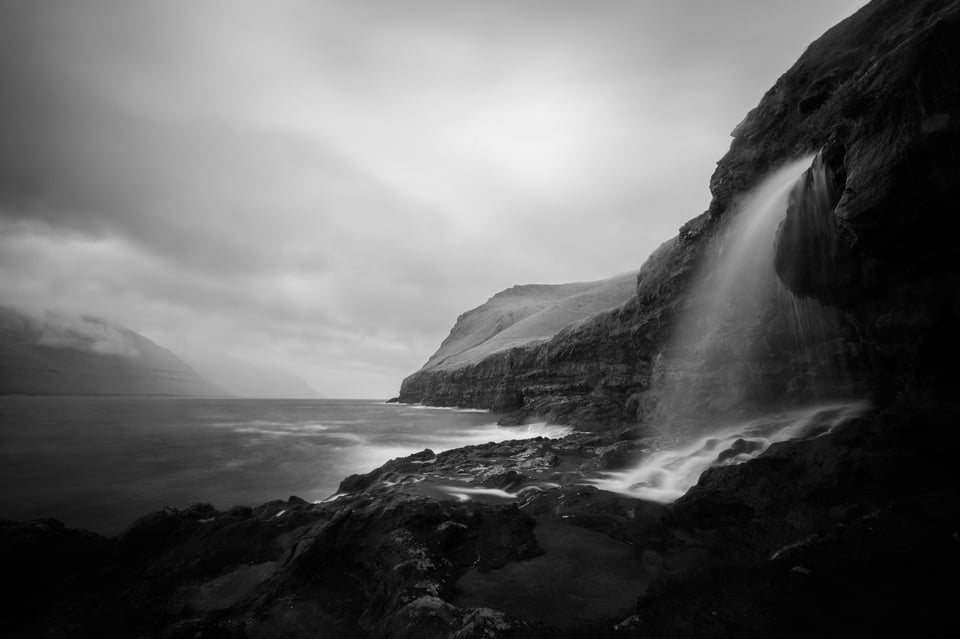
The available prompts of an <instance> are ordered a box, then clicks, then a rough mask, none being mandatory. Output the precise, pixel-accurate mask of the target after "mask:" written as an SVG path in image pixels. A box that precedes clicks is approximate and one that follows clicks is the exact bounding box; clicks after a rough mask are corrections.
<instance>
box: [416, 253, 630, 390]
mask: <svg viewBox="0 0 960 639" xmlns="http://www.w3.org/2000/svg"><path fill="white" fill-rule="evenodd" d="M636 286H637V274H636V272H630V273H624V274H622V275H617V276H615V277H611V278H609V279H606V280H599V281H596V282H576V283H572V284H525V285H520V286H514V287H512V288H508V289H507V290H505V291H500V292H499V293H497V294H496V295H494V296H493V297H491V298H490V299H489V300H487V301H486V302H485V303H484V304H482V305H480V306H478V307H477V308H475V309H473V310H471V311H467V312H466V313H464V314H463V315H461V316H460V317H458V318H457V322H456V324H455V325H454V327H453V329H452V330H451V331H450V335H448V336H447V338H446V339H445V340H443V343H442V344H441V345H440V348H439V349H438V350H437V352H436V353H434V354H433V356H431V357H430V359H429V360H428V361H427V363H426V364H425V365H424V366H423V369H422V370H424V371H428V370H452V369H455V368H460V367H462V366H466V365H470V364H475V363H477V362H479V361H480V360H482V359H483V358H485V357H487V356H488V355H491V354H493V353H497V352H499V351H503V350H507V349H509V348H513V347H515V346H522V345H525V344H530V343H532V342H536V341H542V340H546V339H549V338H551V337H553V336H554V335H556V334H557V333H558V332H559V331H560V329H562V328H566V327H568V326H573V325H575V324H577V323H578V322H581V321H583V320H584V319H586V318H588V317H590V316H591V315H593V314H595V313H598V312H600V311H605V310H607V309H610V308H613V307H614V306H617V305H619V304H622V303H623V302H624V301H626V300H627V299H629V298H630V297H631V296H632V295H633V293H634V291H635V290H636Z"/></svg>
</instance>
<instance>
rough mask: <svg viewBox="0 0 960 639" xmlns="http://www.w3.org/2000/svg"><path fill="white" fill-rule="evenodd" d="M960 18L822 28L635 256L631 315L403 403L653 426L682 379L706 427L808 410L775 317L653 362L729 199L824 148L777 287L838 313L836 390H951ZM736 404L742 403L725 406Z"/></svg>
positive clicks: (421, 383) (915, 16)
mask: <svg viewBox="0 0 960 639" xmlns="http://www.w3.org/2000/svg"><path fill="white" fill-rule="evenodd" d="M958 5H960V3H958V2H956V1H954V2H944V1H942V0H940V1H934V0H926V1H922V0H921V1H917V0H887V1H878V2H873V3H871V4H869V5H868V6H866V7H864V8H863V9H861V10H860V11H858V12H857V13H856V14H855V15H853V16H851V17H850V18H848V19H847V20H845V21H843V22H841V23H840V24H838V25H837V26H835V27H834V28H832V29H830V30H829V31H828V32H827V33H825V34H824V35H823V36H822V37H821V38H820V39H818V40H817V41H816V42H814V43H813V44H812V45H810V47H808V49H807V50H806V51H805V52H804V54H803V55H802V56H801V57H800V59H799V60H798V61H797V63H796V64H795V65H794V66H793V67H792V68H791V69H790V70H789V71H788V72H787V73H786V74H784V75H783V76H782V77H781V78H780V79H779V80H778V81H777V83H776V84H775V85H774V86H773V88H771V89H770V90H769V91H768V92H767V93H766V95H764V97H763V99H762V100H761V102H760V104H759V105H758V106H757V107H756V108H755V109H753V110H752V111H751V112H750V113H749V114H748V115H747V117H746V118H745V119H744V120H743V122H742V123H740V124H739V125H738V126H737V127H736V129H735V130H734V132H733V141H732V143H731V147H730V150H729V152H728V153H727V154H726V155H725V156H724V157H723V158H722V159H721V160H720V162H719V163H718V166H717V170H716V172H715V173H714V175H713V177H712V178H711V181H710V188H711V192H712V193H713V200H712V201H711V203H710V206H709V209H708V211H707V213H706V214H704V215H702V216H700V217H698V218H695V219H694V220H692V221H691V222H689V223H687V224H686V225H685V226H684V227H683V228H682V229H681V230H680V234H679V235H678V237H677V238H674V239H673V240H671V241H670V242H668V243H666V244H665V245H664V246H663V247H661V248H660V249H659V250H658V251H656V252H655V253H654V255H652V256H651V257H650V258H649V260H648V261H647V263H646V264H645V265H644V267H643V269H642V270H641V272H640V274H639V275H638V280H637V297H636V298H635V299H633V300H631V301H629V302H627V303H626V304H625V305H624V306H622V307H620V308H619V309H616V310H614V311H611V312H608V313H604V314H602V315H599V316H597V317H596V318H595V319H594V320H593V321H591V322H589V323H587V324H585V325H581V326H579V327H577V328H575V329H572V330H565V331H562V332H561V333H560V334H558V335H556V336H555V337H554V338H553V339H551V340H550V341H549V342H547V343H545V344H540V345H536V346H532V347H526V348H520V349H514V350H513V351H511V352H509V353H505V354H502V355H498V356H496V357H495V358H490V360H489V361H483V362H481V363H480V364H478V365H476V366H473V367H470V368H465V369H461V370H457V371H452V372H448V373H426V372H418V373H415V374H413V375H412V376H410V377H408V378H407V379H406V380H404V382H403V386H402V388H401V394H400V399H401V401H404V402H422V403H426V404H438V405H448V406H454V405H459V406H469V407H479V408H490V409H493V410H498V411H502V410H513V409H522V411H523V412H524V413H525V414H529V415H540V416H545V417H547V418H548V419H551V420H555V421H563V422H568V423H576V424H579V425H581V426H590V425H591V424H594V425H599V424H604V425H616V424H622V423H630V422H633V421H636V420H643V418H644V417H645V416H648V415H650V414H651V413H657V412H660V411H659V409H658V408H657V405H658V403H659V400H660V398H661V396H662V395H664V394H665V392H664V388H665V387H666V386H670V385H671V384H672V385H674V386H675V385H676V384H677V383H678V382H681V381H682V382H683V383H685V384H688V385H691V386H692V387H698V388H700V390H703V389H706V393H707V395H708V396H707V397H706V398H703V401H702V402H701V404H702V406H700V408H702V409H703V411H704V412H706V411H716V410H734V411H736V410H749V409H750V408H752V407H754V406H757V405H758V404H762V403H763V402H764V400H774V399H776V400H777V401H781V402H782V401H790V400H797V401H802V400H806V399H809V398H810V396H811V388H812V387H811V385H810V384H808V383H806V382H805V381H804V380H805V379H807V378H809V377H810V376H811V371H810V370H809V369H810V367H809V366H806V364H804V363H803V360H804V356H803V354H802V353H800V352H799V351H798V350H797V349H795V348H793V347H791V346H790V345H784V343H783V340H782V339H780V336H778V334H777V330H776V326H778V325H782V324H783V322H784V321H786V318H787V315H788V314H789V313H788V309H786V308H785V307H783V306H782V303H781V308H777V307H776V306H770V307H767V308H766V309H764V310H763V312H761V313H759V314H758V316H757V317H756V318H755V320H754V322H753V323H752V324H751V325H750V326H748V327H747V328H746V329H745V330H744V331H743V332H741V333H740V334H739V335H731V336H730V339H729V340H728V342H729V343H731V344H732V345H733V348H732V349H731V351H732V352H733V355H732V356H729V357H727V358H726V359H724V358H716V357H714V358H709V357H707V358H704V357H703V355H702V354H699V355H692V354H691V353H683V352H682V349H681V350H673V351H672V352H669V351H667V349H668V347H669V346H670V343H669V340H670V338H671V335H672V329H673V328H674V327H675V326H676V323H677V319H678V317H679V316H680V313H681V311H683V310H684V307H685V305H686V304H688V302H689V300H688V298H689V296H688V295H687V293H688V287H689V284H690V283H691V282H692V281H693V275H694V274H695V273H696V270H697V268H698V266H699V265H701V264H702V263H703V258H704V256H705V255H707V254H708V253H709V252H710V251H711V250H716V247H715V245H714V244H712V242H711V240H712V239H713V238H714V236H716V235H717V234H718V233H719V232H722V230H723V229H724V228H726V225H727V224H729V220H728V219H727V218H729V217H730V216H729V215H728V212H730V211H732V210H733V209H734V208H735V206H736V204H737V201H738V198H740V197H741V196H743V195H744V194H746V193H747V192H748V191H749V190H750V189H751V188H752V187H754V186H755V185H756V184H757V183H758V182H759V181H760V180H761V179H762V178H763V177H764V176H765V175H767V174H769V173H770V172H771V171H772V170H775V169H776V168H777V167H779V166H780V165H782V164H784V163H785V162H787V161H789V160H792V159H794V158H798V157H801V156H803V155H806V154H810V153H815V152H817V151H820V150H823V151H824V152H823V153H822V157H821V160H820V162H821V165H822V166H821V169H822V170H823V171H824V173H823V175H825V176H826V179H829V180H830V181H831V188H832V189H833V195H832V198H836V197H837V196H838V194H839V197H838V199H837V200H836V202H835V203H834V202H830V203H829V204H828V205H827V207H826V211H827V212H826V213H823V212H821V213H820V214H819V217H817V216H816V215H812V214H811V208H815V207H810V206H806V207H805V206H803V205H800V204H798V202H800V201H802V200H803V198H802V197H798V198H794V205H793V206H792V207H791V212H790V214H789V217H788V220H787V222H786V223H785V225H784V228H783V232H782V234H781V235H782V237H781V240H780V242H779V248H778V257H777V262H778V268H779V271H780V274H781V277H782V278H783V279H784V280H785V282H786V284H787V285H788V286H789V287H790V288H792V289H793V290H795V291H796V292H797V293H799V294H800V295H802V296H806V297H808V298H814V299H816V300H818V301H819V302H822V303H824V304H827V305H829V306H831V307H833V308H835V309H837V311H839V312H837V311H832V312H831V313H832V314H833V315H832V318H831V319H830V320H829V321H830V322H831V323H832V326H833V331H834V335H835V336H839V343H838V342H837V341H836V340H834V342H833V343H831V344H827V345H825V346H824V349H823V352H822V353H821V355H823V356H824V357H827V358H831V359H833V360H837V361H841V362H842V363H843V364H844V365H845V366H846V367H847V368H848V369H849V370H850V371H851V374H852V375H853V376H854V379H853V380H852V381H851V380H834V382H835V383H836V384H837V385H838V386H839V387H840V388H839V389H838V390H840V391H842V392H852V393H863V394H871V395H873V396H874V397H875V398H876V399H880V400H883V399H885V398H889V397H893V396H896V395H901V394H903V393H907V394H913V395H916V394H921V395H922V394H924V393H928V392H938V391H937V389H941V390H942V389H945V388H947V387H948V386H949V381H948V380H949V379H951V378H952V376H945V375H943V374H942V373H943V371H944V370H949V369H948V368H945V367H947V365H948V364H949V363H950V362H952V361H954V360H955V358H956V355H957V352H958V348H957V346H958V341H960V338H958V337H957V331H956V330H955V328H954V326H956V322H957V319H958V317H957V316H958V312H960V294H958V291H960V286H958V284H960V280H958V275H957V267H956V264H955V261H954V260H953V257H952V256H953V254H954V251H953V250H952V246H951V245H952V244H953V242H954V239H953V237H952V234H951V233H950V232H949V231H948V229H949V228H951V226H950V224H949V222H950V219H949V216H951V215H955V214H956V211H957V210H958V209H957V205H956V202H957V201H960V199H958V197H957V195H958V193H957V191H958V183H960V151H958V149H960V144H958V142H960V139H958V136H960V134H958V131H960V113H958V109H960V99H958V98H960V81H958V69H960V26H958V24H960V18H958V14H960V9H958ZM811 179H812V178H810V177H808V179H807V182H809V181H810V180H811ZM832 198H831V199H832ZM831 205H832V207H833V209H832V210H830V206H831ZM822 210H823V207H821V211H822ZM804 211H806V213H804ZM788 263H789V264H792V266H790V267H789V268H787V267H786V266H785V265H786V264H788ZM688 310H689V309H688ZM771 327H773V328H771ZM805 366H806V368H805ZM828 381H829V380H828ZM732 388H747V389H752V390H750V391H749V392H747V393H746V394H742V395H738V396H733V397H731V392H730V391H731V389H732ZM688 396H690V395H688ZM712 400H717V401H712Z"/></svg>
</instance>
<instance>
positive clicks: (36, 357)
mask: <svg viewBox="0 0 960 639" xmlns="http://www.w3.org/2000/svg"><path fill="white" fill-rule="evenodd" d="M0 393H16V394H26V395H191V396H223V395H225V394H226V393H224V391H223V390H222V389H220V388H218V387H216V386H214V385H213V384H211V383H210V382H208V381H207V380H206V379H204V378H203V377H201V376H200V375H198V374H197V372H196V371H194V370H193V369H192V368H190V367H189V366H187V365H186V364H184V363H183V361H181V360H180V359H179V358H178V357H177V356H176V355H174V354H173V353H171V352H170V351H168V350H166V349H165V348H162V347H160V346H158V345H157V344H155V343H153V342H152V341H150V340H149V339H147V338H146V337H144V336H142V335H138V334H137V333H134V332H133V331H131V330H129V329H126V328H124V327H122V326H118V325H116V324H113V323H110V322H107V321H104V320H101V319H98V318H95V317H88V316H80V315H72V314H66V313H56V312H51V311H48V312H44V313H37V314H28V313H23V312H20V311H17V310H15V309H12V308H9V307H0Z"/></svg>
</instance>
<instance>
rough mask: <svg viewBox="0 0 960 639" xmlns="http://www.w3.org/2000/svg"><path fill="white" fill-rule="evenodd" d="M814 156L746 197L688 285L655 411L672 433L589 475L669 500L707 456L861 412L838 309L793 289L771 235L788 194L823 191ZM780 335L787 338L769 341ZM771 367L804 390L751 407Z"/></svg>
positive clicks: (753, 449) (601, 483)
mask: <svg viewBox="0 0 960 639" xmlns="http://www.w3.org/2000/svg"><path fill="white" fill-rule="evenodd" d="M814 160H815V156H812V155H811V156H807V157H804V158H801V159H799V160H795V161H792V162H789V163H787V164H785V165H784V166H783V167H781V168H780V169H779V170H777V171H775V172H774V173H772V174H771V175H770V176H769V177H767V178H766V179H765V180H763V181H762V182H761V183H760V184H759V185H758V186H757V187H755V188H754V189H753V191H752V192H751V193H750V194H748V195H747V196H746V197H745V198H744V199H743V201H742V202H741V204H740V206H739V211H738V213H737V215H736V218H735V219H734V220H733V223H732V224H731V225H730V227H729V229H728V230H727V232H726V233H723V234H721V236H720V237H719V238H718V241H719V246H718V247H717V248H716V250H715V251H714V252H713V257H712V258H711V259H708V260H707V263H706V264H705V265H704V267H703V269H702V271H701V276H700V278H699V281H698V282H697V284H695V285H694V287H693V289H692V290H693V294H692V298H691V300H690V302H689V303H688V305H687V306H686V309H687V310H686V313H685V317H683V318H682V319H681V321H680V322H679V323H678V328H677V330H676V333H675V334H674V336H673V339H672V342H671V346H670V348H669V349H668V351H667V354H666V355H665V356H664V355H661V362H666V363H663V364H662V370H663V371H664V372H663V373H662V375H661V385H662V387H663V391H662V395H661V398H660V405H659V411H658V417H657V419H658V421H659V422H661V423H662V425H661V426H660V427H659V429H658V430H659V431H660V432H661V433H663V435H664V437H659V438H656V439H655V440H654V442H653V444H652V446H650V447H648V448H647V449H646V450H645V451H644V453H643V457H642V458H641V459H640V461H639V463H638V464H637V465H636V466H635V467H633V468H631V469H629V470H626V471H622V472H610V473H605V475H604V476H603V477H601V478H598V479H593V480H590V481H589V483H591V484H593V485H596V486H597V487H598V488H602V489H604V490H608V491H611V492H616V493H621V494H626V495H631V496H634V497H640V498H643V499H648V500H652V501H658V502H662V503H668V502H672V501H674V500H676V499H677V498H679V497H681V496H682V495H683V494H684V493H685V492H686V491H687V490H688V489H689V488H690V487H692V486H693V485H695V484H696V483H697V481H698V479H699V477H700V475H701V474H702V473H703V472H704V471H705V470H707V469H708V468H710V467H711V466H714V465H731V464H738V463H743V462H745V461H747V460H749V459H752V458H754V457H756V456H757V455H760V454H761V453H763V452H764V451H765V450H767V448H769V447H770V445H771V444H774V443H777V442H782V441H787V440H790V439H794V438H797V437H810V436H816V435H821V434H824V433H826V432H829V431H830V430H831V429H832V428H833V427H835V426H836V425H838V424H839V423H841V422H843V421H845V420H847V419H849V418H852V417H856V416H858V415H860V414H862V413H863V412H864V411H865V409H866V408H867V404H866V403H865V402H850V401H841V400H838V398H837V393H836V390H837V389H841V392H842V390H843V389H844V384H843V383H842V382H838V380H843V379H844V377H845V370H844V366H843V364H842V361H840V358H838V357H835V356H833V355H832V353H831V350H830V345H831V344H832V343H834V342H836V341H839V340H838V338H839V323H838V321H837V316H836V314H835V312H834V311H832V310H831V309H826V308H824V307H822V306H820V305H819V304H818V303H817V302H815V301H812V300H807V299H801V298H798V297H796V296H794V295H793V294H792V293H791V292H790V291H789V290H787V288H786V287H785V286H783V284H782V283H780V281H779V280H778V278H777V275H776V273H775V272H774V267H773V259H774V248H775V236H776V234H777V229H778V227H779V226H780V224H781V223H782V221H783V219H784V217H785V216H786V212H787V207H788V205H791V206H793V205H796V204H797V201H798V200H799V199H801V198H811V197H812V198H820V199H822V194H821V193H820V192H819V191H820V190H822V189H823V188H824V186H823V183H824V182H823V180H821V179H817V174H818V172H819V171H820V170H821V168H820V163H818V162H815V161H814ZM805 177H807V178H808V179H806V180H805V179H804V178H805ZM771 309H776V310H775V311H771ZM774 323H777V324H779V326H776V327H772V326H771V325H772V324H774ZM771 333H774V334H776V335H777V337H776V339H772V338H771V337H770V335H771ZM772 342H779V343H782V344H785V346H781V347H776V346H774V347H772V346H771V343H772ZM773 351H777V352H779V353H785V352H789V353H790V359H789V367H784V366H783V364H782V363H780V361H778V360H776V358H774V357H771V356H770V353H771V352H773ZM781 359H785V358H783V357H782V356H781ZM670 360H672V362H671V361H670ZM677 362H679V363H677ZM771 362H773V364H771ZM765 366H766V367H767V368H768V369H773V370H774V371H775V372H776V374H777V375H779V376H780V377H781V378H782V377H783V376H784V373H783V370H784V368H788V370H787V371H786V374H788V375H791V378H790V380H789V382H788V384H787V386H788V388H789V389H790V390H791V391H792V393H791V394H792V395H793V397H797V396H799V397H802V398H804V399H805V400H806V401H805V402H804V403H803V404H801V405H798V404H796V402H793V403H792V404H788V403H787V402H786V401H783V400H781V402H782V403H781V406H780V407H778V408H781V409H778V410H770V408H769V404H770V401H769V398H767V401H766V403H765V405H764V406H765V409H766V410H763V411H758V410H752V411H751V410H749V406H750V400H751V399H752V398H751V397H750V393H754V392H756V391H755V389H756V387H757V386H758V384H757V383H756V382H757V381H758V379H759V380H760V381H761V382H763V381H765V379H764V377H766V378H772V377H774V375H772V374H769V373H768V371H766V370H764V367H765ZM776 367H779V368H776ZM762 385H763V384H762V383H761V384H759V386H762ZM770 386H771V388H773V387H774V384H770ZM774 393H775V391H774ZM768 394H773V393H768ZM773 399H774V401H776V400H777V399H778V398H777V397H776V396H774V397H773ZM739 406H747V407H748V408H746V409H741V410H740V411H739V414H738V411H736V410H728V409H729V408H730V407H739ZM744 413H746V414H744Z"/></svg>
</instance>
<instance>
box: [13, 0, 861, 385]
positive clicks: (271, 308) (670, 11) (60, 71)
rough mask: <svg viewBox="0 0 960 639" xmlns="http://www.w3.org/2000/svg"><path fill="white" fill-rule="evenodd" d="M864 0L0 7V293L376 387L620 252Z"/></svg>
mask: <svg viewBox="0 0 960 639" xmlns="http://www.w3.org/2000/svg"><path fill="white" fill-rule="evenodd" d="M863 4H865V2H864V1H862V0H855V1H849V0H808V1H807V2H804V3H797V2H792V1H787V0H749V1H748V0H734V1H729V2H722V3H721V2H716V0H688V1H683V0H651V1H649V2H635V1H627V0H606V1H603V2H579V1H574V0H529V1H522V2H517V1H509V0H503V1H488V2H466V1H454V0H406V1H403V2H400V1H397V0H381V1H378V2H372V1H359V0H351V1H343V2H330V1H322V0H311V1H308V0H271V1H270V2H253V1H252V0H250V1H244V0H233V1H229V2H228V1H226V0H210V1H206V2H196V1H195V0H153V1H138V0H111V1H108V0H72V1H69V2H67V1H54V0H0V90H2V92H3V93H2V100H0V139H2V140H4V144H3V145H2V147H0V303H2V304H8V305H13V306H19V307H24V308H28V309H34V310H36V309H41V308H55V309H59V310H66V311H73V312H78V313H87V314H91V315H96V316H100V317H103V318H105V319H108V320H112V321H115V322H118V323H120V324H123V325H125V326H127V327H129V328H131V329H132V330H135V331H137V332H139V333H142V334H143V335H146V336H147V337H149V338H151V339H153V340H154V341H156V342H158V343H159V344H161V345H163V346H166V347H168V348H171V349H173V350H174V351H176V352H179V353H187V352H189V351H191V350H192V349H199V348H201V347H202V348H204V349H207V350H213V351H217V352H222V353H224V354H226V355H229V356H230V357H234V358H238V359H241V360H244V361H248V362H251V363H254V364H259V365H264V366H272V367H277V368H280V369H283V370H286V371H289V372H291V373H294V374H296V375H299V376H300V377H302V378H303V379H305V380H306V381H307V382H308V383H310V384H311V385H312V386H313V387H315V388H316V389H317V390H318V391H319V392H321V393H323V394H325V395H327V396H330V397H353V398H387V397H390V396H392V395H395V394H396V392H397V390H398V389H399V386H400V382H401V380H402V379H403V377H405V376H406V375H408V374H410V373H412V372H413V371H415V370H417V369H418V368H419V367H420V366H421V365H423V363H424V362H425V361H426V360H427V358H428V357H429V356H430V355H431V354H432V353H433V352H434V351H435V350H436V349H437V347H439V345H440V342H441V341H442V340H443V338H444V337H446V335H447V333H448V332H449V331H450V328H451V327H452V326H453V323H454V321H455V320H456V318H457V316H458V315H459V314H460V313H463V312H464V311H466V310H468V309H471V308H474V307H476V306H478V305H480V304H482V303H483V302H484V301H485V300H487V299H488V298H489V297H491V296H492V295H493V294H494V293H496V292H498V291H500V290H503V289H505V288H508V287H510V286H512V285H514V284H527V283H563V282H574V281H591V280H597V279H603V278H607V277H610V276H612V275H615V274H619V273H624V272H627V271H631V270H634V269H637V268H639V267H640V265H641V264H642V263H643V261H644V260H645V258H646V257H647V256H648V255H649V254H650V253H651V251H653V249H655V248H656V247H657V246H658V245H660V244H661V243H662V242H664V241H666V240H667V239H669V238H670V237H672V236H673V235H675V234H676V231H677V229H678V228H679V227H680V225H681V224H683V223H684V222H685V221H687V220H688V219H690V218H692V217H694V216H696V215H699V214H700V213H701V212H703V211H704V210H705V209H706V208H707V206H708V204H709V201H710V193H709V190H708V183H709V178H710V175H711V174H712V172H713V170H714V167H715V164H716V162H717V160H719V159H720V157H721V156H722V155H723V154H724V153H725V152H726V151H727V149H728V148H729V144H730V137H729V133H730V131H731V130H732V129H733V128H734V127H735V126H736V124H737V123H738V122H740V120H742V119H743V117H744V116H745V115H746V113H747V111H749V110H750V109H751V108H752V107H754V106H755V105H756V104H757V102H758V101H759V100H760V98H761V97H762V95H763V93H764V92H765V91H766V90H767V89H768V88H770V87H771V86H772V85H773V83H774V82H775V81H776V79H777V78H778V77H779V76H780V75H781V74H782V73H784V72H785V71H786V70H787V69H788V68H789V67H790V65H792V64H793V62H794V61H795V60H796V59H797V58H798V57H799V56H800V54H801V53H802V52H803V50H804V49H805V48H806V46H807V45H808V44H809V43H810V42H812V41H813V40H814V39H816V38H817V37H819V36H820V35H821V34H822V33H823V32H824V31H826V30H827V29H828V28H830V27H831V26H833V25H834V24H836V23H837V22H839V21H840V20H842V19H843V18H845V17H847V16H848V15H850V14H852V13H853V12H854V11H856V9H858V8H859V7H861V6H862V5H863Z"/></svg>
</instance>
